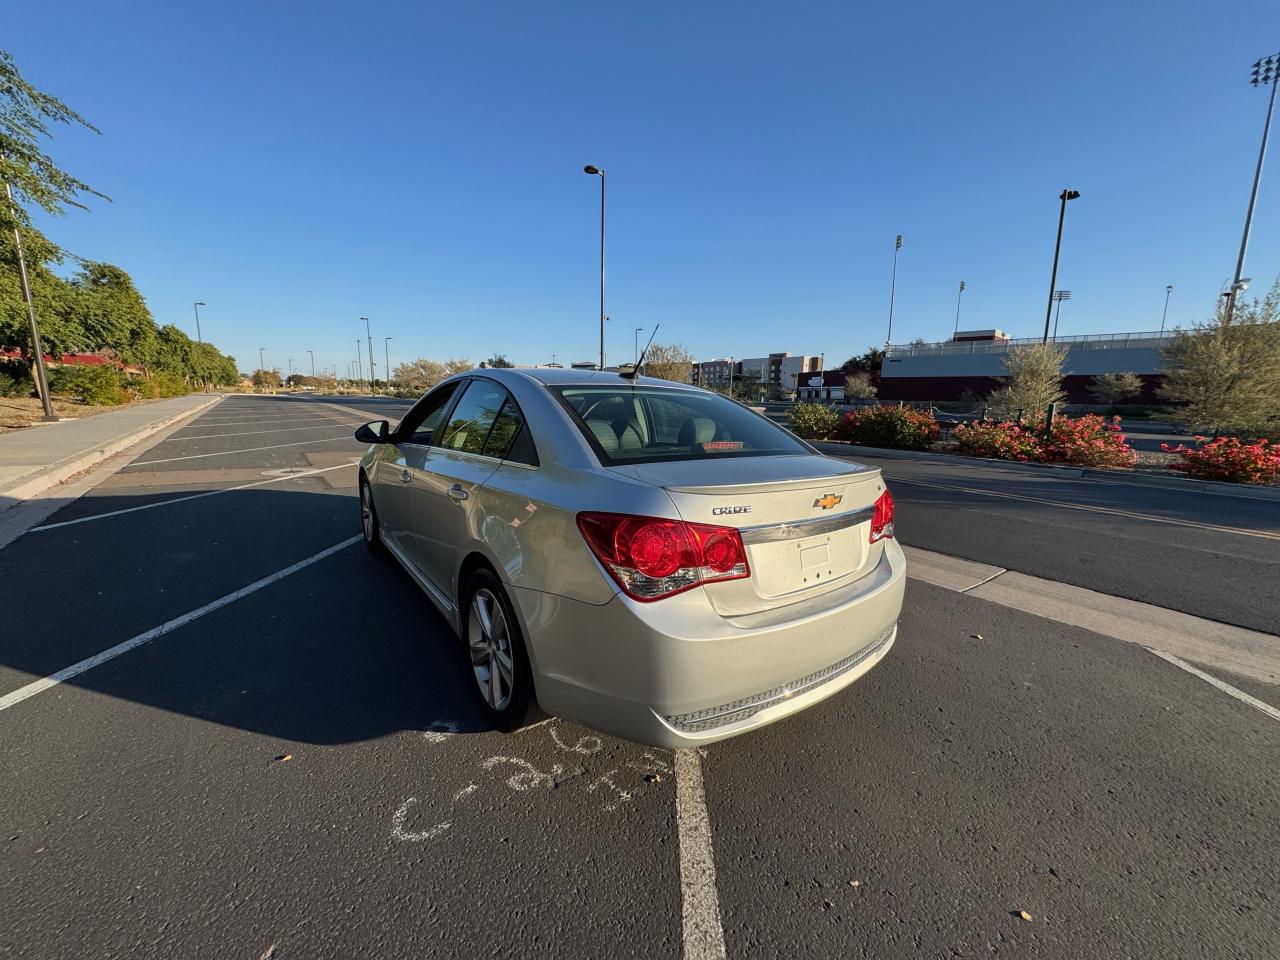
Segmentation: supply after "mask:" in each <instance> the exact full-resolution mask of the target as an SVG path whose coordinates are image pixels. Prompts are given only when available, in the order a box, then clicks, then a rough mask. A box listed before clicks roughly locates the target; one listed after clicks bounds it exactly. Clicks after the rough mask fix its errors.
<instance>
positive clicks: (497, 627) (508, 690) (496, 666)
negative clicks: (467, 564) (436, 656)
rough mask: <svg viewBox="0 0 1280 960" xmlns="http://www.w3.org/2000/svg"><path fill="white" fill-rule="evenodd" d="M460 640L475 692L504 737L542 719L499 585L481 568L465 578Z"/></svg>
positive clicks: (526, 656)
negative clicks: (464, 604)
mask: <svg viewBox="0 0 1280 960" xmlns="http://www.w3.org/2000/svg"><path fill="white" fill-rule="evenodd" d="M463 596H464V597H465V598H466V607H465V614H464V618H463V621H462V636H463V640H464V641H465V642H466V649H467V657H468V668H469V670H470V673H471V677H472V684H473V689H474V690H475V691H476V695H477V696H478V697H479V699H480V705H481V707H482V708H483V709H484V712H485V714H486V715H487V716H488V717H489V720H490V722H491V723H492V724H493V725H494V726H495V727H496V728H497V729H498V730H501V731H502V732H503V733H511V732H513V731H515V730H519V729H520V728H521V727H524V726H528V725H529V724H530V723H532V722H533V721H534V720H536V719H537V718H538V717H539V716H540V711H539V710H538V701H537V698H536V696H535V695H534V691H533V671H532V670H531V669H530V667H529V653H528V651H527V650H526V648H525V643H524V635H523V634H522V633H521V631H520V622H519V621H518V620H517V619H516V615H515V611H514V610H513V609H512V607H511V601H510V600H509V599H508V598H507V592H506V591H505V590H504V589H503V588H502V581H501V580H499V579H498V578H497V576H496V575H494V573H493V572H492V571H490V570H487V569H484V568H481V569H479V570H477V571H475V572H474V573H473V574H471V576H470V577H469V578H468V579H467V586H466V590H465V591H464V593H463Z"/></svg>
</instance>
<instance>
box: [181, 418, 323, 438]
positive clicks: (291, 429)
mask: <svg viewBox="0 0 1280 960" xmlns="http://www.w3.org/2000/svg"><path fill="white" fill-rule="evenodd" d="M339 427H341V428H342V429H344V430H345V429H346V427H347V425H346V424H345V423H339V422H338V421H336V420H334V421H333V422H331V423H318V424H316V425H315V426H314V427H283V428H281V429H279V430H246V431H245V432H244V433H201V434H198V435H197V436H194V437H170V438H169V439H170V440H174V441H177V442H179V443H185V442H186V441H188V440H221V439H222V438H223V437H260V436H262V435H263V434H264V433H297V432H298V431H299V430H337V429H338V428H339Z"/></svg>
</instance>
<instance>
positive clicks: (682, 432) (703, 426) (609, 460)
mask: <svg viewBox="0 0 1280 960" xmlns="http://www.w3.org/2000/svg"><path fill="white" fill-rule="evenodd" d="M550 389H551V390H552V392H553V393H555V394H557V395H558V396H559V397H560V399H561V401H562V402H563V403H564V406H565V409H566V410H568V412H569V415H570V417H571V419H573V420H574V421H575V422H576V424H577V426H578V428H579V429H580V430H581V431H582V432H583V434H584V435H585V436H586V438H587V441H588V442H589V443H590V444H591V446H592V447H593V448H594V449H595V451H596V454H597V456H599V458H600V462H601V463H604V464H606V465H609V466H614V465H622V464H628V463H650V462H657V461H660V460H712V459H717V460H718V459H724V458H726V457H752V456H757V457H758V456H770V455H773V456H778V455H785V454H803V453H809V452H811V451H810V448H809V447H807V446H805V445H804V444H803V443H801V442H800V441H799V440H797V439H796V438H795V437H793V436H792V435H791V434H789V433H787V432H786V431H785V430H783V429H782V428H781V427H779V426H777V425H775V424H773V423H771V422H770V421H769V420H766V419H765V418H764V417H760V416H757V415H756V414H755V413H752V412H751V411H750V410H748V409H746V408H745V407H743V406H741V405H740V404H737V403H734V402H733V401H731V400H727V399H725V398H724V397H722V396H719V395H718V394H714V393H709V392H706V391H702V390H674V389H671V388H669V387H650V386H646V385H644V384H636V385H635V386H606V385H600V386H555V387H551V388H550Z"/></svg>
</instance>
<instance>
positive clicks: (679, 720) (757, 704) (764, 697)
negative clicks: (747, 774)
mask: <svg viewBox="0 0 1280 960" xmlns="http://www.w3.org/2000/svg"><path fill="white" fill-rule="evenodd" d="M897 632H898V625H897V624H896V623H895V624H894V625H893V626H892V627H890V628H889V629H888V630H886V631H885V633H884V635H883V636H881V637H879V638H878V639H876V640H875V641H873V642H872V643H869V644H867V645H866V646H865V647H863V648H862V649H861V650H859V651H858V652H857V653H854V654H852V655H851V656H848V657H845V658H844V659H843V660H838V661H836V662H835V663H833V664H831V666H829V667H825V668H823V669H822V670H818V671H816V672H815V673H811V674H809V675H808V676H807V677H801V678H800V679H799V680H793V681H792V682H791V683H789V684H787V685H786V686H782V687H774V688H773V689H772V690H766V691H765V692H764V693H757V694H755V695H754V696H751V697H743V698H742V699H741V700H735V701H733V702H732V703H725V704H721V705H720V706H718V707H709V708H707V709H706V710H698V711H694V712H693V713H681V714H676V715H674V716H669V717H663V718H662V719H664V720H665V721H666V722H667V723H669V724H670V725H671V726H673V727H675V728H676V729H677V730H679V731H681V732H682V733H702V732H705V731H707V730H710V729H713V728H715V727H723V726H725V725H726V724H729V723H737V722H738V721H740V720H747V719H750V718H751V717H754V716H755V715H756V714H757V713H759V712H760V711H762V710H767V709H769V708H770V707H772V706H775V705H776V704H779V703H782V702H784V701H787V700H790V699H791V698H792V697H797V696H799V695H800V694H802V693H808V692H809V691H810V690H814V689H817V688H818V687H820V686H823V685H824V684H827V683H830V682H831V681H833V680H835V679H837V678H839V677H842V676H844V675H845V674H846V673H848V672H849V671H850V670H852V669H853V668H854V667H856V666H858V665H859V664H861V663H863V662H864V661H866V660H868V659H870V658H871V657H874V656H875V655H876V654H877V653H880V652H881V651H882V650H884V648H885V647H887V646H888V645H889V644H890V643H892V642H893V639H894V637H895V636H896V635H897Z"/></svg>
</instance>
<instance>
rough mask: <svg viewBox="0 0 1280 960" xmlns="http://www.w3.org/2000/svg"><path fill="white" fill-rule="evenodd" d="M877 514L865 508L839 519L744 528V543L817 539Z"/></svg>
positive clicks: (799, 521)
mask: <svg viewBox="0 0 1280 960" xmlns="http://www.w3.org/2000/svg"><path fill="white" fill-rule="evenodd" d="M875 512H876V508H875V507H873V506H872V507H864V508H863V509H861V510H855V511H853V512H852V513H842V514H840V515H839V516H837V517H814V518H813V519H811V520H794V521H791V522H788V523H770V524H762V525H761V526H758V527H742V528H741V529H740V530H739V531H738V532H739V533H741V534H742V542H743V543H744V544H746V545H747V546H751V545H752V544H753V543H778V542H779V541H782V540H799V539H800V538H802V537H816V536H818V535H820V534H823V533H834V532H835V531H837V530H843V529H844V528H845V527H856V526H857V525H858V524H860V523H866V522H867V521H869V520H870V519H871V518H872V517H873V516H874V515H875Z"/></svg>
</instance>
